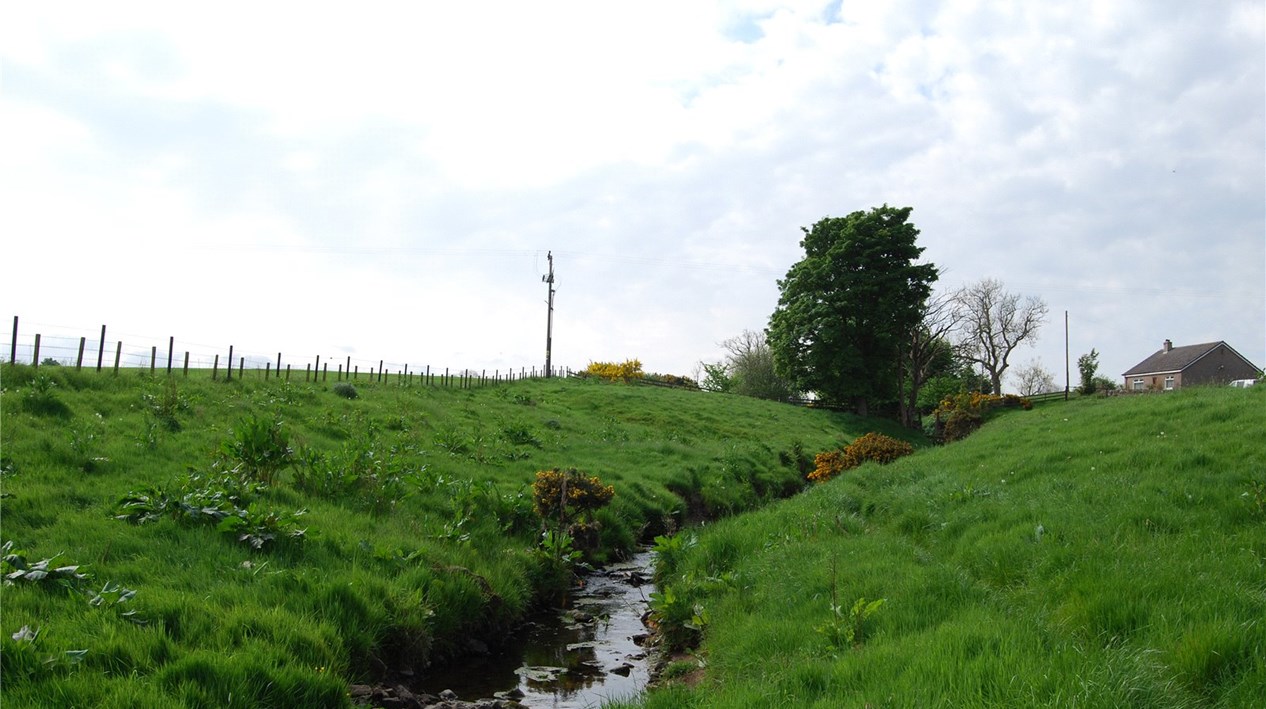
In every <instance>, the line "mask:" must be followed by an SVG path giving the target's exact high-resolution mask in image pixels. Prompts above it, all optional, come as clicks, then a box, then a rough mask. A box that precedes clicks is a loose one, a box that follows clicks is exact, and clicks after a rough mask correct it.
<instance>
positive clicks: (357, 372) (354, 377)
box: [352, 364, 360, 381]
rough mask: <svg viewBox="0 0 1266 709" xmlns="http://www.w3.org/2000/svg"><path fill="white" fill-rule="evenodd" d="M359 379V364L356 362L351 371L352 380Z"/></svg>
mask: <svg viewBox="0 0 1266 709" xmlns="http://www.w3.org/2000/svg"><path fill="white" fill-rule="evenodd" d="M359 379H360V365H359V364H358V365H356V371H355V372H353V373H352V381H358V380H359Z"/></svg>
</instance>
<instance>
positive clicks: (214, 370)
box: [211, 354, 220, 381]
mask: <svg viewBox="0 0 1266 709" xmlns="http://www.w3.org/2000/svg"><path fill="white" fill-rule="evenodd" d="M219 372H220V355H218V354H217V355H216V356H215V361H214V362H212V363H211V381H215V377H216V375H217V374H218V373H219Z"/></svg>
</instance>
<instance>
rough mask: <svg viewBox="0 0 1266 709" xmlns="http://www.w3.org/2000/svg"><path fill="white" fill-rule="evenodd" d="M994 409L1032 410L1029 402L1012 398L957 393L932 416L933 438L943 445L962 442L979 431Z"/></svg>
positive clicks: (1009, 396)
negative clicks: (933, 417) (934, 429)
mask: <svg viewBox="0 0 1266 709" xmlns="http://www.w3.org/2000/svg"><path fill="white" fill-rule="evenodd" d="M997 408H1021V409H1024V410H1025V411H1028V410H1029V409H1032V408H1033V402H1031V401H1029V400H1028V399H1026V398H1024V397H1021V396H1016V395H1015V394H1007V395H1006V396H998V395H997V394H982V393H980V392H971V393H967V392H960V393H958V394H954V395H953V396H947V397H945V399H944V400H942V401H941V404H940V406H937V407H936V411H934V412H933V414H934V416H935V421H936V437H938V438H940V439H941V440H942V441H945V442H947V443H948V442H950V441H957V440H961V439H963V438H966V437H967V436H969V435H970V434H971V433H972V432H973V431H975V430H976V429H978V428H980V427H981V425H983V424H984V422H985V419H987V418H988V416H989V413H990V412H991V411H993V410H994V409H997Z"/></svg>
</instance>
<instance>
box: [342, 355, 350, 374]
mask: <svg viewBox="0 0 1266 709" xmlns="http://www.w3.org/2000/svg"><path fill="white" fill-rule="evenodd" d="M343 371H345V372H347V373H348V374H351V373H352V356H351V355H347V368H346V369H344V370H343Z"/></svg>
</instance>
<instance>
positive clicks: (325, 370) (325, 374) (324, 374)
mask: <svg viewBox="0 0 1266 709" xmlns="http://www.w3.org/2000/svg"><path fill="white" fill-rule="evenodd" d="M329 378H330V363H329V362H326V363H325V366H324V367H322V368H321V381H323V382H324V381H328V380H329Z"/></svg>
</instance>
